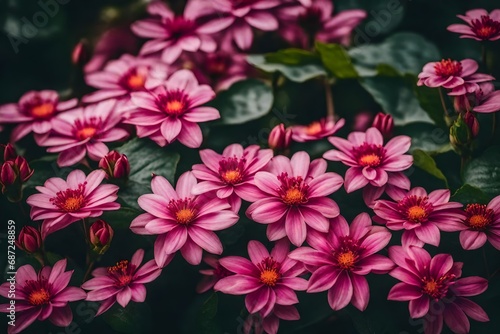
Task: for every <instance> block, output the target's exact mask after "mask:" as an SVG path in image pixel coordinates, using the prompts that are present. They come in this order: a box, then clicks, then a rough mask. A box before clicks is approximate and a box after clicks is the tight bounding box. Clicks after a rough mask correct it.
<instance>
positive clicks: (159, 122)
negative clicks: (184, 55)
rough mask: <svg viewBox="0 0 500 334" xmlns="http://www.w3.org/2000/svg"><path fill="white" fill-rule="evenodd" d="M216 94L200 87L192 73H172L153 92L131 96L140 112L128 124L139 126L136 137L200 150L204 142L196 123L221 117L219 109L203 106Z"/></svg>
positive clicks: (207, 88) (183, 71)
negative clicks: (174, 143)
mask: <svg viewBox="0 0 500 334" xmlns="http://www.w3.org/2000/svg"><path fill="white" fill-rule="evenodd" d="M214 97H215V93H214V91H213V90H212V88H210V87H209V86H207V85H199V84H198V81H196V78H195V76H194V74H193V73H192V72H191V71H189V70H180V71H177V72H175V73H174V74H172V76H171V77H170V78H169V79H168V80H167V81H166V82H165V85H164V86H163V85H162V86H159V87H157V88H156V89H154V90H153V91H151V92H136V93H133V94H132V103H133V104H135V106H136V108H137V110H136V111H135V112H133V113H132V115H131V116H130V117H129V118H128V119H127V120H126V121H125V123H129V124H134V125H135V126H136V127H137V136H139V137H141V138H142V137H150V138H151V139H152V140H154V141H155V142H156V143H157V144H158V145H160V146H165V145H167V144H170V143H172V142H173V141H175V140H179V141H180V142H181V143H182V144H184V145H186V146H187V147H191V148H197V147H200V145H201V142H202V140H203V135H202V133H201V129H200V127H199V125H198V124H197V123H199V122H207V121H212V120H214V119H218V118H220V115H219V112H218V111H217V109H215V108H212V107H203V106H201V105H202V104H204V103H206V102H208V101H210V100H212V99H213V98H214Z"/></svg>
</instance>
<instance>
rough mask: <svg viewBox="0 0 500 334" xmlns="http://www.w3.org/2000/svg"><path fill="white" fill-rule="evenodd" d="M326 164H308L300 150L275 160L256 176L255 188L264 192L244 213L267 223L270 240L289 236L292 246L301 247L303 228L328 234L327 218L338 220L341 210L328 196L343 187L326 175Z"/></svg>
mask: <svg viewBox="0 0 500 334" xmlns="http://www.w3.org/2000/svg"><path fill="white" fill-rule="evenodd" d="M326 165H327V164H326V161H325V160H323V159H316V160H314V161H313V162H311V163H310V157H309V155H308V154H307V153H306V152H303V151H301V152H297V153H295V154H294V155H293V156H292V158H291V159H288V158H287V157H285V156H281V155H279V156H276V157H274V158H273V159H272V160H271V162H270V163H269V165H268V167H267V170H268V172H259V173H257V174H256V175H255V185H256V186H257V187H258V188H259V189H260V190H262V192H263V193H262V194H261V196H260V199H259V200H257V201H256V202H254V203H253V204H252V205H250V207H249V208H248V210H247V212H246V214H247V216H248V217H250V218H251V219H253V220H255V221H256V222H258V223H261V224H268V226H267V237H268V238H269V240H271V241H275V240H279V239H281V238H283V237H285V236H288V238H289V239H290V241H291V242H292V244H294V245H295V246H300V245H302V243H303V242H304V240H305V239H306V235H307V228H306V226H309V227H310V228H312V229H314V230H318V231H321V232H328V229H329V227H330V224H329V222H328V218H334V217H337V216H338V215H339V213H340V211H339V207H338V205H337V203H335V201H334V200H332V199H330V198H328V197H327V196H328V195H330V194H332V193H334V192H335V191H337V190H338V189H339V188H340V187H341V186H342V178H341V177H340V175H338V174H336V173H326V167H327V166H326Z"/></svg>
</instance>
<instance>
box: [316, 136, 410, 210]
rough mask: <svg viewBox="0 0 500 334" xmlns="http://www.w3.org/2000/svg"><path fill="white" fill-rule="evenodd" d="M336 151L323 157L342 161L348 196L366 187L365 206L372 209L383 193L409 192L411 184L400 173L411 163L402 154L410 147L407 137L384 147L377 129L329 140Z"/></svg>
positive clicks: (408, 158) (331, 151)
mask: <svg viewBox="0 0 500 334" xmlns="http://www.w3.org/2000/svg"><path fill="white" fill-rule="evenodd" d="M328 140H329V141H330V143H332V145H334V146H335V147H337V148H338V150H330V151H328V152H326V153H325V154H324V155H323V157H324V158H325V159H327V160H333V161H342V163H344V164H345V165H347V166H349V167H350V168H349V169H348V170H347V172H346V174H345V184H344V187H345V190H346V191H347V192H348V193H351V192H353V191H355V190H358V189H361V188H363V187H367V186H371V187H367V189H366V191H365V192H364V193H363V197H364V199H365V202H366V203H367V204H369V205H370V206H371V204H372V203H373V201H374V200H375V199H377V198H379V197H380V195H382V193H383V192H384V191H386V192H388V193H392V192H393V190H394V189H409V188H410V181H409V180H408V178H407V177H406V176H405V175H404V174H403V173H402V171H404V170H405V169H407V168H409V167H410V166H411V165H412V163H413V157H412V156H411V155H407V154H404V153H406V152H407V151H408V149H409V148H410V145H411V138H410V137H408V136H397V137H394V138H392V139H391V140H389V142H387V144H386V145H385V146H384V138H383V136H382V134H381V133H380V131H379V130H378V129H377V128H369V129H368V130H366V132H364V133H363V132H357V131H355V132H351V133H350V134H349V136H348V137H347V140H345V139H343V138H339V137H330V138H329V139H328Z"/></svg>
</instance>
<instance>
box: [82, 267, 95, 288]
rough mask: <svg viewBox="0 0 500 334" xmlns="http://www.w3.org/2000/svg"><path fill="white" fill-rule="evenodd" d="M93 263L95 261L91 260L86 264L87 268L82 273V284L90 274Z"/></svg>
mask: <svg viewBox="0 0 500 334" xmlns="http://www.w3.org/2000/svg"><path fill="white" fill-rule="evenodd" d="M94 264H95V261H91V262H90V263H89V264H88V266H87V270H86V271H85V275H83V281H82V284H83V283H84V282H85V281H86V280H87V278H88V277H89V275H90V272H91V271H92V268H94Z"/></svg>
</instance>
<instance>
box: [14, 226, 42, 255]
mask: <svg viewBox="0 0 500 334" xmlns="http://www.w3.org/2000/svg"><path fill="white" fill-rule="evenodd" d="M15 243H16V246H17V247H18V248H20V249H22V250H23V251H25V252H26V253H28V254H34V253H37V252H38V251H39V250H40V249H41V248H42V235H41V234H40V232H39V231H38V230H37V229H36V228H34V227H31V226H24V227H23V228H22V229H21V233H19V236H18V237H17V240H16V242H15Z"/></svg>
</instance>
